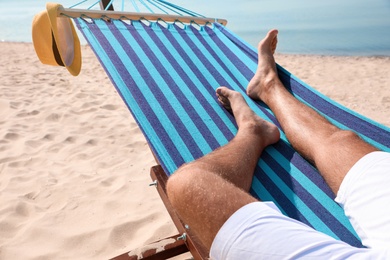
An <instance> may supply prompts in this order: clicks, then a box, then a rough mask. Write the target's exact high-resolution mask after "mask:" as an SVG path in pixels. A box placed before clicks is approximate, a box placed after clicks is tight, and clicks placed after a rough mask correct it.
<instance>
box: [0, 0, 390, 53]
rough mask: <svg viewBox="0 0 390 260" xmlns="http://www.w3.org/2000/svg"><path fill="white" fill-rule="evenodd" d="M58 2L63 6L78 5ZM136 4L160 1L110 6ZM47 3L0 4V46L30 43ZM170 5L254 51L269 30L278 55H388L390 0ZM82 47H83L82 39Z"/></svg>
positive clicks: (228, 0) (191, 0)
mask: <svg viewBox="0 0 390 260" xmlns="http://www.w3.org/2000/svg"><path fill="white" fill-rule="evenodd" d="M53 1H55V0H53ZM58 1H59V2H60V3H61V4H62V5H63V6H64V7H71V6H73V5H75V4H77V3H79V2H80V0H58ZM137 1H138V4H137ZM139 1H141V2H144V3H145V2H153V1H162V0H126V1H125V0H115V1H114V7H115V8H116V10H119V9H121V8H122V7H123V8H124V10H126V11H136V10H132V8H133V9H134V8H135V9H137V8H138V7H137V6H139V5H140V2H139ZM46 2H47V0H13V1H9V0H0V24H1V26H0V41H7V42H31V41H32V40H31V22H32V19H33V16H34V15H35V14H36V13H38V12H39V11H41V10H44V9H45V3H46ZM81 2H82V4H81V5H79V6H76V8H88V7H91V6H92V5H93V4H95V3H97V2H98V1H96V0H83V1H81ZM170 3H173V4H175V5H178V6H181V7H184V8H186V9H189V10H192V11H195V12H197V13H199V14H202V15H204V16H207V17H213V18H224V19H227V20H228V24H227V27H228V28H229V29H230V30H231V31H233V32H234V33H236V34H237V35H238V36H240V37H241V38H243V39H244V40H245V41H247V42H248V43H249V44H250V45H252V46H257V43H258V41H259V40H261V38H262V37H263V36H264V35H265V34H266V32H267V31H268V30H269V29H271V28H277V29H279V43H278V49H277V51H278V52H280V53H290V54H317V55H337V56H390V0H343V1H339V0H326V1H313V0H234V1H233V0H196V1H195V0H171V1H170ZM133 4H135V6H133ZM117 6H119V9H118V8H117ZM95 8H98V5H97V7H95ZM92 9H94V8H92ZM80 37H81V38H82V36H80ZM81 42H82V43H84V44H85V43H86V41H85V40H84V39H81Z"/></svg>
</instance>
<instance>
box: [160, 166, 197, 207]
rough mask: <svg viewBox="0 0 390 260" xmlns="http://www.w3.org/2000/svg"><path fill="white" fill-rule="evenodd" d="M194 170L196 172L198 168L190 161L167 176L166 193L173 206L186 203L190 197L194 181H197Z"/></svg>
mask: <svg viewBox="0 0 390 260" xmlns="http://www.w3.org/2000/svg"><path fill="white" fill-rule="evenodd" d="M196 172H198V168H197V167H196V166H194V165H193V164H191V163H190V164H185V165H183V166H181V167H180V168H179V169H178V170H177V171H176V172H175V173H174V174H173V175H172V176H170V177H169V179H168V183H167V194H168V198H169V200H170V201H171V203H172V205H173V206H174V207H176V206H178V205H179V204H183V203H184V204H185V203H188V200H189V199H190V198H191V197H192V190H193V186H194V183H197V179H196V175H197V174H196Z"/></svg>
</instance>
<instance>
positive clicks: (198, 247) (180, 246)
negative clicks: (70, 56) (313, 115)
mask: <svg viewBox="0 0 390 260" xmlns="http://www.w3.org/2000/svg"><path fill="white" fill-rule="evenodd" d="M111 3H112V0H111V1H109V0H101V1H100V6H101V9H102V10H105V11H85V10H72V9H62V10H59V11H58V16H61V15H65V16H67V17H70V18H75V22H76V24H77V25H78V27H79V29H81V30H82V32H83V33H84V36H86V38H87V40H88V39H89V41H91V39H92V40H96V42H93V44H97V42H99V41H100V39H97V38H98V37H97V36H96V35H93V34H92V33H91V34H88V33H89V32H85V31H84V29H83V28H85V27H88V26H90V25H89V24H88V23H85V24H84V23H83V21H80V20H77V17H81V18H82V19H83V18H85V19H94V18H97V19H100V20H99V21H97V22H96V23H98V24H101V25H102V26H103V27H104V29H105V30H106V31H108V32H109V31H110V30H116V29H115V26H116V24H115V23H116V22H115V21H114V20H123V19H131V20H133V19H134V20H138V21H140V20H146V21H148V20H150V21H157V22H158V21H159V20H160V19H162V20H164V21H171V22H174V23H176V22H177V21H180V23H183V22H184V23H191V24H193V23H195V24H197V25H206V26H205V27H207V25H208V24H212V26H214V27H215V28H217V31H218V30H220V31H222V32H223V33H222V34H224V35H223V37H227V38H229V40H232V42H233V43H232V44H233V45H234V44H236V45H237V46H234V47H235V48H237V49H236V50H239V51H242V53H244V56H245V55H246V56H245V59H247V61H248V62H252V63H253V64H254V63H256V62H255V61H254V59H255V58H254V56H256V55H254V51H253V50H252V49H250V47H248V46H247V45H246V44H244V43H241V42H240V40H237V38H236V37H235V36H234V35H232V34H231V33H230V32H229V31H228V30H227V29H226V30H225V29H224V28H223V27H222V26H220V25H219V24H222V25H224V24H226V20H223V19H210V18H204V17H192V16H190V17H186V16H184V17H183V16H180V17H178V16H175V15H154V14H145V13H127V12H116V11H115V12H114V8H113V6H112V5H111ZM108 10H110V11H108ZM122 18H123V19H122ZM102 20H104V21H102ZM135 24H137V26H138V28H141V29H142V28H146V27H147V26H146V27H145V26H144V25H142V24H141V22H138V23H135ZM83 26H84V27H83ZM91 26H92V25H91ZM93 26H95V25H93ZM124 26H126V25H124ZM97 27H98V25H97ZM111 27H112V28H114V29H111ZM94 28H95V27H94ZM205 30H206V31H207V30H208V28H206V29H205ZM99 33H100V32H98V34H99ZM114 33H116V31H115V32H113V34H114ZM147 33H149V32H147ZM195 33H197V32H195ZM218 33H219V31H218ZM145 34H146V33H145ZM99 35H100V34H99ZM118 35H119V33H118ZM116 37H117V36H116ZM119 37H121V36H120V35H119ZM183 37H184V36H183ZM103 38H104V37H103ZM104 41H105V42H104V44H106V45H107V46H108V47H110V48H111V47H112V46H111V45H110V44H111V43H110V42H109V41H108V40H106V39H104ZM90 44H91V42H90ZM120 44H121V43H120ZM96 46H97V48H98V49H99V50H101V49H104V48H103V47H104V46H103V45H101V46H100V45H94V46H92V47H93V49H94V51H95V53H97V51H96V49H95V48H96ZM225 51H226V49H225ZM112 52H113V51H112V50H110V51H107V53H112ZM134 52H136V51H134ZM233 54H234V53H233ZM115 55H117V54H115ZM182 55H185V54H182ZM98 57H99V56H98ZM256 57H257V56H256ZM110 58H111V57H108V56H107V57H104V58H101V57H99V60H100V61H101V63H102V65H103V66H104V67H105V69H106V72H107V74H108V75H109V76H110V78H111V80H112V81H113V83H114V85H116V84H115V83H116V82H115V79H116V78H115V77H117V76H118V75H114V74H115V73H117V72H116V71H115V73H112V71H110V69H109V68H108V69H107V66H106V64H105V62H106V61H107V60H109V62H111V61H110ZM217 59H219V58H217ZM234 62H236V63H240V64H239V65H237V68H233V69H237V70H239V71H240V70H241V69H242V67H243V66H246V64H245V62H241V61H240V60H239V59H236V60H234ZM234 62H233V63H234ZM110 64H111V63H110ZM256 64H257V63H256ZM222 66H224V65H222ZM248 66H249V65H248ZM117 71H118V72H119V71H121V68H120V69H117ZM164 71H165V69H164ZM226 71H227V72H226V73H227V74H226V75H227V76H229V77H232V78H233V83H235V84H237V85H238V86H237V87H236V90H240V91H243V88H242V85H243V83H245V81H246V80H248V77H249V75H250V74H251V72H250V71H249V73H247V74H245V75H241V74H240V77H241V79H237V78H236V75H232V74H233V72H232V73H231V72H230V69H229V68H228V69H227V70H226ZM240 72H241V71H240ZM278 72H279V77H280V79H281V80H282V82H283V83H284V85H285V86H286V88H288V89H289V90H290V91H291V92H292V93H293V94H294V95H295V96H296V97H297V98H299V99H300V100H301V101H303V102H305V103H306V104H309V105H310V106H312V107H314V108H315V109H316V110H317V111H318V112H320V113H321V114H323V115H324V116H325V117H327V118H328V119H329V120H330V121H331V122H333V123H334V124H336V125H337V126H338V127H340V128H342V129H351V130H353V131H355V132H358V133H359V134H361V136H362V138H363V139H365V140H366V141H368V142H370V143H371V144H373V145H375V146H377V147H378V148H380V149H381V150H384V151H390V135H389V133H390V130H389V129H388V128H386V127H384V126H380V125H379V124H378V123H376V122H373V121H371V120H369V119H367V118H364V117H362V116H360V115H357V114H356V113H355V112H353V111H350V110H348V109H346V108H343V107H342V106H341V105H339V104H337V103H335V102H334V101H331V100H330V99H328V98H326V97H325V96H323V95H322V94H320V93H318V92H316V91H315V90H313V89H311V88H310V87H309V86H308V85H306V84H305V83H303V82H302V81H300V80H299V79H297V78H296V77H295V76H293V75H291V74H290V73H289V72H287V71H286V70H285V69H283V68H282V67H280V66H278ZM230 73H231V74H230ZM252 75H253V74H252ZM244 77H246V79H245V78H244ZM246 82H247V81H246ZM218 83H221V82H218ZM126 84H127V82H126ZM135 85H136V84H135ZM146 85H147V84H146ZM152 85H153V84H152ZM221 85H224V84H222V83H221ZM116 87H117V86H116ZM117 89H118V87H117ZM126 91H127V90H126ZM118 92H119V93H120V95H121V96H122V98H123V99H124V100H125V103H126V104H127V105H128V106H129V108H130V105H129V104H128V103H127V100H126V98H127V96H126V95H125V94H123V93H121V92H120V91H118ZM147 101H148V99H147V98H145V101H144V102H147ZM168 101H170V100H168ZM216 103H217V102H216ZM252 103H253V104H251V108H255V109H256V111H259V112H260V113H262V115H264V116H265V117H268V118H269V120H271V121H272V122H273V123H275V124H276V125H278V123H277V121H276V119H275V118H274V117H272V113H271V112H270V111H269V110H268V108H266V107H265V106H264V104H261V103H256V104H254V102H252ZM213 105H215V104H213ZM328 107H330V109H328ZM221 111H222V110H221ZM132 113H133V116H134V112H133V111H132ZM223 113H225V112H223ZM210 117H211V118H213V117H212V116H210ZM344 117H346V118H347V119H345V118H344ZM179 118H180V117H179ZM135 119H136V120H138V121H137V123H139V120H140V119H139V117H137V115H135ZM176 119H177V118H176ZM176 119H175V120H176ZM216 119H217V120H222V121H223V122H225V121H229V120H230V121H229V122H228V123H227V124H234V118H232V117H231V116H230V117H229V115H224V118H223V119H220V118H216ZM152 121H153V119H150V122H152ZM202 122H203V121H202ZM202 122H201V123H202ZM147 123H148V122H147ZM175 123H176V122H175ZM182 123H183V122H182ZM147 128H148V127H146V128H145V125H144V126H143V127H142V126H141V130H142V131H143V132H144V134H145V133H146V132H147V130H148V129H147ZM161 129H162V127H161ZM184 130H185V129H184ZM233 132H234V131H233ZM227 135H228V136H229V135H230V137H229V138H231V137H232V136H233V135H232V133H230V132H229V134H227ZM145 136H148V134H147V133H146V134H145ZM168 136H169V135H168ZM228 136H225V137H226V138H227V139H229V138H228ZM164 138H165V137H163V138H162V139H164ZM213 138H214V137H213ZM282 139H283V138H282ZM164 140H165V139H164ZM213 140H214V139H213ZM148 142H149V145H150V147H151V150H152V152H153V154H154V156H155V159H156V162H157V164H158V165H157V166H154V167H152V168H151V171H150V174H151V178H152V180H153V184H152V186H156V188H157V190H158V192H159V194H160V197H161V199H162V201H163V202H164V204H165V207H166V209H167V210H168V212H169V214H170V216H171V218H172V220H173V222H174V224H175V225H176V227H177V229H178V231H179V234H177V235H175V236H173V237H170V238H167V239H164V240H163V241H161V240H160V241H157V242H156V243H152V244H151V245H148V246H146V247H144V248H143V249H140V250H132V251H131V252H128V253H124V254H122V255H120V256H117V257H115V258H113V259H139V258H142V259H167V258H170V257H173V256H176V255H179V254H182V253H184V252H187V251H190V252H191V254H192V256H193V257H194V259H207V258H208V256H209V252H208V251H207V250H206V249H205V248H204V246H203V245H202V244H201V243H200V242H199V240H198V239H197V237H196V236H194V234H193V232H192V230H191V228H190V227H188V226H186V225H185V223H183V221H182V220H181V219H180V218H179V217H178V216H177V214H176V213H175V210H174V209H173V208H172V206H171V204H170V202H169V200H168V198H167V195H166V189H165V187H166V182H167V179H168V175H169V174H170V173H172V171H173V170H174V169H175V167H177V166H178V165H177V164H176V165H173V166H172V165H166V163H165V161H164V160H165V159H166V158H165V157H164V154H163V153H162V152H161V150H159V147H156V146H154V144H153V142H150V140H149V139H148ZM213 142H214V141H213ZM215 142H216V143H218V142H217V141H215ZM188 147H189V148H190V149H189V151H188V153H190V154H194V153H196V151H192V150H191V149H192V146H187V148H188ZM210 147H211V148H212V149H215V148H216V146H213V145H211V146H210ZM184 148H185V147H184ZM267 149H268V148H267ZM195 150H196V149H195ZM282 151H284V152H287V155H282V159H281V158H278V160H275V159H274V158H273V157H274V155H275V154H276V155H277V156H281V155H280V153H282ZM201 152H203V151H201ZM201 152H199V153H201ZM199 153H198V154H197V156H194V159H196V158H199V157H198V155H199ZM263 154H264V155H263V156H262V158H264V159H261V160H260V162H259V165H258V167H257V169H256V172H257V174H255V178H254V183H253V186H252V189H251V194H252V195H253V194H254V196H257V197H261V198H262V199H263V198H265V200H267V199H272V198H273V199H275V200H277V204H278V203H280V204H278V206H279V207H280V208H282V211H283V212H285V213H288V214H287V215H290V216H292V217H294V218H296V219H298V220H300V221H303V222H304V223H305V222H306V223H307V224H309V225H312V226H315V228H316V229H317V230H322V231H324V232H325V233H327V234H330V235H333V236H334V237H336V238H338V239H341V240H344V241H346V242H347V243H350V244H351V245H354V246H362V245H361V243H360V240H359V238H358V237H357V235H356V233H355V232H354V230H353V229H352V227H351V225H350V223H349V221H348V220H347V218H346V217H345V215H343V212H342V209H341V208H340V207H339V206H338V205H336V203H335V202H334V201H333V198H332V196H334V195H333V194H332V193H331V191H330V189H329V188H328V187H327V185H326V184H325V183H324V181H323V180H322V179H321V177H318V172H317V171H316V170H315V169H314V168H313V167H312V166H311V165H310V164H308V163H307V162H304V159H303V158H301V157H300V156H299V155H298V154H297V153H296V152H295V151H293V149H292V148H291V146H289V144H288V141H287V140H286V138H285V137H284V139H283V142H280V143H279V144H277V145H276V146H275V147H271V148H269V149H268V150H266V151H265V152H264V153H263ZM283 156H284V157H283ZM279 159H280V160H279ZM263 160H264V161H263ZM188 161H189V160H187V159H183V162H188ZM180 162H181V161H180ZM279 163H282V164H284V166H280V165H279ZM298 165H300V166H298ZM271 166H272V167H274V169H268V167H271ZM283 167H284V168H283ZM267 171H271V172H272V171H274V172H275V173H276V175H273V173H272V174H271V175H268V174H267V173H266V172H267ZM290 171H291V172H292V173H291V175H294V174H296V175H294V176H293V177H291V179H289V178H290V177H287V175H289V173H290ZM277 172H281V173H280V174H279V175H278V173H277ZM302 172H305V173H306V172H307V174H306V175H301V173H302ZM298 175H299V176H301V177H302V178H303V182H302V183H301V181H300V180H297V176H298ZM283 178H285V179H283ZM264 183H268V184H264ZM267 185H269V186H267ZM280 186H282V188H280ZM305 187H309V190H306V189H305ZM318 187H320V188H318ZM302 188H303V190H300V189H302ZM278 189H281V191H280V192H279V191H277V190H278ZM295 189H297V190H295ZM310 189H311V190H310ZM258 190H261V192H263V193H261V194H260V193H258ZM269 192H270V193H269ZM272 192H275V193H272ZM313 198H314V199H315V200H316V201H313ZM317 199H318V200H317ZM295 206H296V207H297V208H300V209H303V212H304V213H301V211H300V210H298V209H297V208H294V207H295ZM315 206H317V207H319V208H320V209H318V210H317V211H315V212H314V211H311V207H315ZM334 212H336V213H334ZM333 213H334V214H333ZM306 214H307V215H306ZM334 225H335V226H334ZM162 244H163V245H164V246H162V247H161V245H162Z"/></svg>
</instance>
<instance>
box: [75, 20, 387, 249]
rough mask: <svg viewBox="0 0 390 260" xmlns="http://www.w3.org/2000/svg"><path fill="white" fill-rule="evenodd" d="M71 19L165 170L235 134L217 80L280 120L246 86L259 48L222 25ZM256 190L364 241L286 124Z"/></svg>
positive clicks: (329, 104)
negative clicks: (298, 149) (220, 100)
mask: <svg viewBox="0 0 390 260" xmlns="http://www.w3.org/2000/svg"><path fill="white" fill-rule="evenodd" d="M75 21H76V24H77V26H78V28H79V29H80V30H81V31H82V33H83V34H84V36H85V38H86V40H87V41H88V42H89V44H90V46H91V47H92V49H93V50H94V52H95V54H96V55H97V57H98V58H99V60H100V62H101V64H102V66H103V67H104V69H105V70H106V72H107V74H108V76H109V77H110V79H111V81H112V83H113V84H114V86H115V87H116V89H117V91H118V93H119V94H120V95H121V97H122V99H123V101H124V102H125V103H126V105H127V106H128V108H129V110H130V111H131V113H132V115H133V116H134V118H135V120H136V121H137V123H138V125H139V127H140V128H141V130H142V132H143V134H144V135H145V137H146V139H147V141H148V142H149V144H150V146H151V149H152V150H153V152H154V154H155V156H156V157H157V158H158V160H159V162H160V164H161V166H162V167H163V169H164V171H165V172H166V173H167V174H168V175H170V174H172V173H173V172H174V171H175V170H176V169H177V168H178V167H180V166H181V165H182V164H183V163H186V162H190V161H193V160H195V159H197V158H199V157H201V156H203V155H206V154H208V153H210V152H211V151H213V150H215V149H216V148H218V147H220V146H223V145H225V144H226V143H228V142H229V140H231V139H232V138H233V137H234V135H235V134H236V132H237V125H236V123H235V120H234V118H233V117H232V115H231V114H230V113H229V112H227V111H226V110H225V109H224V108H223V107H222V106H221V105H220V104H219V103H218V100H217V98H216V95H215V90H216V88H217V87H219V86H221V85H224V86H228V87H229V88H232V89H234V90H236V91H239V92H241V93H242V94H243V95H244V97H245V98H246V101H247V102H248V104H249V106H250V107H251V108H252V109H253V110H254V111H255V112H256V113H257V114H258V115H259V116H260V117H262V118H264V119H266V120H269V121H271V122H273V123H275V124H276V125H277V126H279V124H278V122H277V120H276V118H275V116H274V115H273V114H272V112H271V111H270V110H269V109H268V107H267V106H265V105H264V104H263V103H261V102H254V101H253V100H251V99H250V98H248V97H247V96H246V94H245V87H246V86H247V84H248V82H249V80H250V79H251V78H252V76H253V75H254V73H255V71H256V68H257V51H256V50H255V49H254V48H252V47H250V46H249V45H248V44H246V43H245V42H244V41H243V40H241V39H240V38H239V37H237V36H235V35H234V33H232V32H231V31H229V30H228V29H227V28H225V27H223V26H222V25H219V24H212V25H211V26H201V27H197V26H192V25H186V26H182V25H180V26H179V25H177V24H165V25H164V24H162V23H161V22H149V23H148V24H145V23H144V22H142V21H132V22H131V23H126V22H123V21H120V20H111V21H110V22H107V21H104V20H103V19H96V20H92V21H90V20H88V21H86V20H84V19H82V18H75ZM278 70H279V77H280V78H281V80H282V81H283V83H284V84H285V86H286V87H287V88H288V89H289V90H291V92H292V93H293V95H295V97H297V98H298V99H299V100H300V101H302V102H304V103H305V104H307V105H309V106H311V107H313V108H314V109H316V110H317V111H318V112H319V113H321V114H322V115H323V116H324V117H326V118H327V119H328V120H329V121H331V122H332V123H334V124H335V125H336V126H338V127H340V128H342V129H351V130H353V131H355V132H357V133H359V134H360V136H361V137H362V138H363V139H364V140H366V141H367V142H369V143H371V144H373V145H375V146H376V147H378V148H380V149H382V150H384V151H389V150H390V149H389V147H390V138H389V129H388V128H386V127H384V126H381V125H379V124H377V123H375V122H373V121H371V120H369V119H367V118H364V117H362V116H360V115H358V114H356V113H355V112H353V111H350V110H348V109H346V108H345V107H342V106H341V105H340V104H337V103H335V102H334V101H332V100H330V99H329V98H327V97H325V96H323V95H322V94H320V93H319V92H317V91H315V90H314V89H312V88H311V87H309V86H308V85H307V84H305V83H304V82H302V81H300V80H299V79H298V78H296V77H295V76H293V75H292V74H290V73H289V72H288V71H286V70H285V69H283V68H282V67H280V66H278ZM250 192H251V194H252V195H253V196H255V197H257V198H259V199H260V200H263V201H274V202H275V203H276V205H277V206H278V207H279V208H280V209H281V211H282V212H283V213H284V214H286V215H288V216H290V217H292V218H294V219H297V220H299V221H301V222H303V223H306V224H308V225H309V226H312V227H313V228H314V229H316V230H319V231H321V232H323V233H325V234H328V235H330V236H332V237H334V238H336V239H339V240H342V241H345V242H347V243H349V244H351V245H353V246H358V247H361V246H362V245H361V242H360V239H359V238H358V237H357V235H356V233H355V231H354V230H353V228H352V226H351V225H350V223H349V220H348V219H347V218H346V216H345V215H344V211H343V210H342V208H341V207H340V206H339V205H338V204H337V203H335V202H334V195H333V193H332V192H331V191H330V189H329V187H328V186H327V184H326V183H325V182H324V180H323V179H322V177H321V176H320V174H319V173H318V171H317V170H316V169H315V168H314V167H313V166H312V165H311V164H309V163H308V162H307V161H306V160H305V159H303V158H302V157H301V156H300V155H299V154H298V153H297V152H296V151H295V150H294V149H293V148H292V147H291V145H290V144H289V142H288V141H287V139H286V137H285V135H284V133H283V132H281V140H280V142H278V143H277V144H275V145H273V146H270V147H268V148H267V149H266V150H265V151H264V153H263V155H262V157H261V159H260V160H259V163H258V165H257V167H256V170H255V176H254V179H253V184H252V188H251V191H250Z"/></svg>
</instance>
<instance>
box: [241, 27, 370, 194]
mask: <svg viewBox="0 0 390 260" xmlns="http://www.w3.org/2000/svg"><path fill="white" fill-rule="evenodd" d="M277 34H278V31H277V30H271V31H270V32H269V33H268V34H267V36H266V37H265V38H264V39H263V40H262V41H261V42H260V43H259V46H258V48H259V65H258V69H257V72H256V74H255V76H254V77H253V79H252V80H251V82H250V83H249V85H248V88H247V94H248V95H249V96H250V97H251V98H253V99H261V100H262V101H263V102H264V103H266V104H267V105H268V106H269V107H270V108H271V110H272V111H273V112H274V114H275V116H276V118H277V119H278V121H279V122H280V124H281V126H282V128H283V130H284V131H285V133H286V136H287V138H288V139H289V141H290V143H291V144H292V145H293V147H294V148H295V149H296V150H297V151H298V152H299V153H301V154H302V155H303V156H304V157H305V158H307V159H308V160H310V161H311V162H312V163H313V164H314V165H315V166H316V167H317V168H318V170H319V171H320V173H321V174H322V176H323V177H324V179H325V181H326V182H327V183H328V185H329V186H330V188H331V189H332V191H333V192H334V193H335V194H337V192H338V190H339V188H340V184H341V182H342V180H343V179H344V177H345V175H346V174H347V172H348V171H349V170H350V169H351V167H352V166H353V165H354V164H355V163H356V162H357V161H358V160H359V159H360V158H362V157H363V156H364V155H366V154H368V153H370V152H373V151H376V150H377V149H376V148H375V147H373V146H371V145H369V144H367V143H366V142H364V141H363V140H361V139H360V138H359V137H358V136H357V135H356V134H355V133H353V132H351V131H343V130H341V129H339V128H337V127H335V126H334V125H333V124H331V123H330V122H329V121H327V120H326V119H325V118H323V117H322V116H321V115H319V114H318V113H317V112H315V111H314V110H313V109H311V108H309V107H308V106H306V105H304V104H303V103H301V102H299V101H298V100H297V99H295V98H294V97H293V96H292V95H291V94H290V93H289V92H288V91H287V90H286V88H285V87H284V86H283V84H282V82H281V81H280V80H279V78H278V75H277V72H276V64H275V60H274V57H273V53H274V51H275V48H276V43H277Z"/></svg>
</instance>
